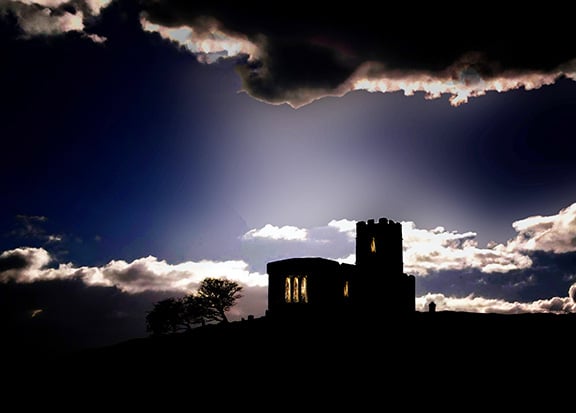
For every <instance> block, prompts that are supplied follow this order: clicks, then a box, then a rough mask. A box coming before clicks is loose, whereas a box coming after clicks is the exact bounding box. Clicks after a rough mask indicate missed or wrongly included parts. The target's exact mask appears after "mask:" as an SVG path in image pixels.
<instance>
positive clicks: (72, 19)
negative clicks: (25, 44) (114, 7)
mask: <svg viewBox="0 0 576 413" xmlns="http://www.w3.org/2000/svg"><path fill="white" fill-rule="evenodd" d="M111 1H112V0H84V1H79V2H78V4H79V5H80V6H82V7H80V9H77V10H75V11H74V12H71V11H68V10H65V9H64V7H63V6H66V5H68V4H70V3H71V1H70V0H0V12H5V11H9V12H11V13H13V14H14V16H15V17H16V18H17V20H18V24H19V25H20V28H21V29H22V30H23V31H24V32H25V33H26V34H27V35H30V36H37V35H57V34H62V33H67V32H84V29H85V22H86V19H87V17H91V16H98V15H99V14H100V12H101V11H102V9H103V8H105V7H107V6H108V5H109V4H110V3H111ZM87 15H88V16H87ZM85 34H86V36H85V37H87V38H89V39H91V40H93V41H95V42H98V43H102V42H103V41H104V40H105V38H104V37H102V36H98V35H97V34H88V33H85Z"/></svg>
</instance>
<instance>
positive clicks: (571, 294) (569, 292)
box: [568, 283, 576, 304]
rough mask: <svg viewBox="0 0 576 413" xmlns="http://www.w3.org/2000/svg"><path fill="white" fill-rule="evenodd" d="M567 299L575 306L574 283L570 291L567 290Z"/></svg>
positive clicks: (575, 291) (575, 288)
mask: <svg viewBox="0 0 576 413" xmlns="http://www.w3.org/2000/svg"><path fill="white" fill-rule="evenodd" d="M568 297H570V298H571V299H572V302H573V303H574V304H576V283H574V284H572V285H571V286H570V289H569V290H568Z"/></svg>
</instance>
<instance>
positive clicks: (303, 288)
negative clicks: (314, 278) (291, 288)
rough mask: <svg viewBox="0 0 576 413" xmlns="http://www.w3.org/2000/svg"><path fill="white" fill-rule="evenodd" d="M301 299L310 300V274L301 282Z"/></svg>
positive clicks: (304, 301)
mask: <svg viewBox="0 0 576 413" xmlns="http://www.w3.org/2000/svg"><path fill="white" fill-rule="evenodd" d="M300 299H301V300H302V302H303V303H307V302H308V276H306V275H304V276H303V277H302V281H301V282H300Z"/></svg>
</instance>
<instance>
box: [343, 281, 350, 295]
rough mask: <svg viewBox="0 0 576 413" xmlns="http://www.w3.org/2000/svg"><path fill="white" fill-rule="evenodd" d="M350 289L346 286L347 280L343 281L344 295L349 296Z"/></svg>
mask: <svg viewBox="0 0 576 413" xmlns="http://www.w3.org/2000/svg"><path fill="white" fill-rule="evenodd" d="M349 295H350V290H349V286H348V281H344V297H349Z"/></svg>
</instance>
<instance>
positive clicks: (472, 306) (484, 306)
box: [416, 286, 576, 314]
mask: <svg viewBox="0 0 576 413" xmlns="http://www.w3.org/2000/svg"><path fill="white" fill-rule="evenodd" d="M572 287H574V286H572ZM572 287H571V288H570V289H571V290H572ZM430 302H434V304H436V311H462V312H472V313H499V314H521V313H558V314H560V313H576V301H574V300H573V299H571V298H570V297H553V298H549V299H545V300H536V301H532V302H518V301H514V302H510V301H506V300H500V299H493V298H483V297H475V296H473V295H470V296H467V297H448V296H445V295H444V294H431V293H429V294H426V295H424V296H421V297H417V298H416V310H417V311H428V304H429V303H430Z"/></svg>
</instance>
